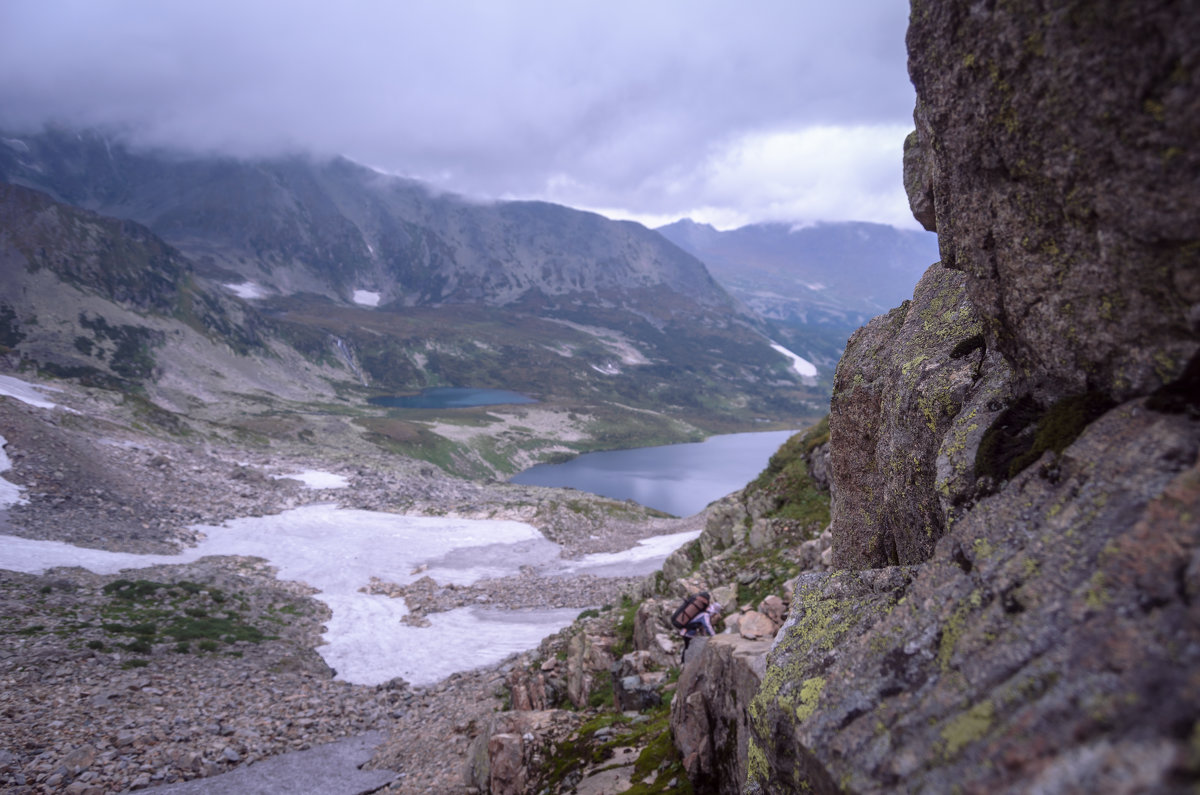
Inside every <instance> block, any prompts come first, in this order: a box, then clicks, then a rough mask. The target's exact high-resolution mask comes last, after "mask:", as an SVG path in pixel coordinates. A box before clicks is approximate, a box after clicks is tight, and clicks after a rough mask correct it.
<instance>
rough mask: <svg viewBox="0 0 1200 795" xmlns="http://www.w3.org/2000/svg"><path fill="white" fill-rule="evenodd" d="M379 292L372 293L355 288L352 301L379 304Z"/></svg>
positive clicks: (370, 304) (369, 304)
mask: <svg viewBox="0 0 1200 795" xmlns="http://www.w3.org/2000/svg"><path fill="white" fill-rule="evenodd" d="M379 298H380V295H379V293H373V292H371V291H369V290H355V291H354V303H356V304H361V305H362V306H379Z"/></svg>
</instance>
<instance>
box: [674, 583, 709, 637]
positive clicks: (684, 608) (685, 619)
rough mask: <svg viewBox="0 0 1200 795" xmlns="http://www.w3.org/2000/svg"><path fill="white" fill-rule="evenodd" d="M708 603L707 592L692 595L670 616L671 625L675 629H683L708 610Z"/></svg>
mask: <svg viewBox="0 0 1200 795" xmlns="http://www.w3.org/2000/svg"><path fill="white" fill-rule="evenodd" d="M708 603H709V596H708V591H701V592H700V593H694V594H692V595H691V596H689V597H688V598H686V599H684V600H683V604H681V605H680V606H679V608H678V609H676V611H675V612H674V613H672V614H671V625H672V626H674V627H675V628H676V629H683V628H684V627H686V626H687V625H688V624H690V623H691V622H692V621H694V620H695V618H696V617H697V616H698V615H700V614H701V613H703V612H704V611H705V610H707V609H708Z"/></svg>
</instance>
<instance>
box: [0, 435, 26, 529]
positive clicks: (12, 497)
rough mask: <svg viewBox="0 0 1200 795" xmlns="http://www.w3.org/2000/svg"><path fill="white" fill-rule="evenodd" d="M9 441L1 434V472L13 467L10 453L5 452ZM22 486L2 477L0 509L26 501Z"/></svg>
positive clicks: (0, 479)
mask: <svg viewBox="0 0 1200 795" xmlns="http://www.w3.org/2000/svg"><path fill="white" fill-rule="evenodd" d="M7 444H8V442H7V440H5V438H4V437H3V436H0V473H3V472H7V471H8V470H10V469H12V461H10V460H9V459H8V453H6V452H4V447H5V445H7ZM22 490H23V489H22V487H21V486H18V485H17V484H16V483H11V482H9V481H7V480H5V479H4V478H0V511H2V510H4V509H5V508H7V507H8V506H10V505H20V504H21V503H23V502H26V500H25V498H24V497H22V496H21V491H22Z"/></svg>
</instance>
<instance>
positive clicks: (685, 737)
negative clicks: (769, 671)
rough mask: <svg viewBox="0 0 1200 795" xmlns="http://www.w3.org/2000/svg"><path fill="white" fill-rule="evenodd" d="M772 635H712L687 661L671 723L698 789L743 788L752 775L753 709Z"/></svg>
mask: <svg viewBox="0 0 1200 795" xmlns="http://www.w3.org/2000/svg"><path fill="white" fill-rule="evenodd" d="M770 647H771V641H770V639H769V638H768V639H767V640H747V639H746V638H742V637H740V636H738V635H717V636H715V637H712V638H709V639H708V643H707V644H705V646H704V651H703V653H702V654H699V655H697V656H696V658H695V660H694V661H692V662H690V663H689V664H688V665H686V666H684V668H683V671H682V673H681V674H680V676H679V685H678V687H677V689H676V695H675V698H674V700H672V702H671V729H672V732H673V733H674V736H675V745H676V747H677V748H678V749H679V752H680V754H681V755H682V756H683V764H684V769H685V770H686V771H687V774H688V779H689V780H690V781H691V782H692V786H693V787H694V788H695V790H696V791H697V792H737V791H738V790H739V789H740V788H741V786H742V783H743V782H744V781H745V780H746V764H747V763H746V760H747V741H748V739H749V730H748V718H747V716H748V714H749V713H748V710H749V706H750V700H751V699H752V698H753V697H754V694H755V692H757V691H758V687H759V684H760V682H761V681H762V676H763V671H764V669H765V668H766V656H767V650H768V649H770Z"/></svg>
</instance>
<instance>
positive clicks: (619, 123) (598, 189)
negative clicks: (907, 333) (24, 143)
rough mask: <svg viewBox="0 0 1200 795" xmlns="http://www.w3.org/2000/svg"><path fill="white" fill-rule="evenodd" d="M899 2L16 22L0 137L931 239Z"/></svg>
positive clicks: (63, 0) (395, 3) (83, 6)
mask: <svg viewBox="0 0 1200 795" xmlns="http://www.w3.org/2000/svg"><path fill="white" fill-rule="evenodd" d="M907 18H908V4H907V3H906V2H903V0H838V2H829V1H828V0H821V2H816V0H746V1H745V2H731V0H721V1H720V2H717V1H715V0H638V1H637V2H626V1H625V0H588V1H587V2H584V0H537V1H535V0H492V1H491V2H483V1H482V0H478V1H469V0H430V1H429V2H425V1H422V0H407V1H403V0H390V1H386V2H385V0H378V1H377V2H369V1H367V0H361V1H358V2H354V1H351V2H346V0H342V1H341V2H330V0H320V1H319V2H312V1H310V0H286V1H284V0H279V1H278V2H265V1H263V0H232V2H229V1H227V0H195V1H194V2H186V1H185V0H178V1H168V0H140V1H133V0H103V2H100V1H99V0H78V1H76V2H71V1H69V0H0V125H3V126H4V127H5V128H7V129H10V130H13V129H16V130H25V129H28V128H30V127H31V126H38V125H41V124H42V123H45V122H47V121H53V122H57V123H65V124H72V125H87V126H96V125H121V126H123V127H125V128H127V129H129V130H131V131H132V135H133V136H134V137H135V138H136V139H137V140H139V141H141V142H147V143H153V144H160V145H161V144H166V145H169V146H175V147H181V148H187V149H199V150H206V151H221V152H227V153H232V154H237V155H245V156H258V155H271V154H280V153H284V152H295V151H310V152H313V153H316V154H343V155H346V156H347V157H350V158H352V159H354V160H357V161H359V162H362V163H365V164H367V165H370V166H373V167H375V168H378V169H380V170H383V171H388V172H392V173H397V174H403V175H406V176H411V177H416V178H419V179H423V180H425V181H428V182H430V183H433V184H434V185H436V186H438V187H440V188H443V189H446V190H450V191H454V192H457V193H462V194H465V195H468V196H476V197H486V198H538V199H546V200H549V201H555V202H559V203H562V204H568V205H571V206H574V207H581V208H586V209H592V210H597V211H601V212H604V213H605V214H607V215H610V216H612V217H622V218H634V219H636V220H641V221H643V222H645V223H648V224H650V225H656V224H659V223H666V222H669V221H672V220H675V219H677V218H680V217H685V216H689V217H692V218H694V219H696V220H701V221H707V222H710V223H713V224H715V225H717V226H719V227H722V228H729V227H732V226H739V225H742V224H745V223H753V222H758V221H787V222H794V223H809V222H813V221H817V220H868V221H879V222H882V223H891V224H896V225H901V226H906V227H909V228H916V223H915V221H913V219H912V216H911V214H910V213H909V211H908V205H907V202H906V200H905V198H904V190H903V186H902V184H901V146H902V143H903V139H904V136H905V135H906V134H907V132H908V131H909V130H910V129H911V128H912V106H913V89H912V85H911V83H910V82H909V80H908V73H907V71H906V68H905V50H904V31H905V27H906V24H907Z"/></svg>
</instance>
